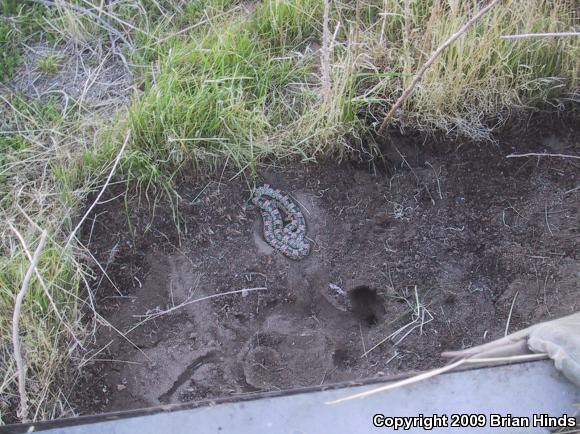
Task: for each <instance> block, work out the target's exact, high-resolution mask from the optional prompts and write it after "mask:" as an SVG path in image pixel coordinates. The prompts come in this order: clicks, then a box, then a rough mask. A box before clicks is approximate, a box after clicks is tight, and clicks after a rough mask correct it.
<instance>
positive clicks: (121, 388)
mask: <svg viewBox="0 0 580 434" xmlns="http://www.w3.org/2000/svg"><path fill="white" fill-rule="evenodd" d="M126 388H127V386H125V385H124V384H117V390H118V391H119V392H120V391H121V390H125V389H126Z"/></svg>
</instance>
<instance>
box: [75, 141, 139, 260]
mask: <svg viewBox="0 0 580 434" xmlns="http://www.w3.org/2000/svg"><path fill="white" fill-rule="evenodd" d="M129 137H131V130H129V131H127V135H126V136H125V141H124V142H123V146H121V149H120V150H119V153H118V154H117V158H116V159H115V163H114V164H113V168H112V169H111V171H110V172H109V176H108V177H107V180H106V181H105V183H104V184H103V187H102V188H101V191H100V192H99V194H98V195H97V197H96V199H95V200H94V201H93V203H92V205H91V206H90V207H89V209H88V210H87V212H86V213H85V215H84V216H83V218H82V219H80V221H79V222H78V224H77V225H76V227H75V228H74V230H73V231H72V232H71V234H70V235H69V237H68V240H67V242H66V245H65V249H66V248H67V247H68V246H69V245H70V243H71V241H72V240H73V238H74V237H75V235H76V233H77V231H78V230H79V228H80V227H81V226H82V224H83V223H84V221H85V220H86V219H87V217H88V216H89V214H90V213H91V211H92V210H93V208H94V207H95V206H96V205H97V203H99V200H100V199H101V196H102V195H103V193H104V192H105V190H106V188H107V186H108V185H109V182H111V178H112V177H113V175H114V173H115V170H116V169H117V166H118V165H119V162H120V161H121V156H122V155H123V152H124V151H125V147H126V146H127V143H129Z"/></svg>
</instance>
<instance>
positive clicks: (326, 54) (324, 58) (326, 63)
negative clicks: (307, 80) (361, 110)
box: [320, 0, 330, 102]
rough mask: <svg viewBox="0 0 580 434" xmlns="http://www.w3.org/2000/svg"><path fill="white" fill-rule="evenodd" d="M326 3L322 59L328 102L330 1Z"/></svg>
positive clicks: (324, 89) (321, 67) (322, 77)
mask: <svg viewBox="0 0 580 434" xmlns="http://www.w3.org/2000/svg"><path fill="white" fill-rule="evenodd" d="M323 1H324V15H323V19H322V49H321V53H320V54H321V57H320V69H321V81H322V98H323V101H325V102H326V101H328V99H329V98H330V29H329V28H328V16H329V14H330V0H323Z"/></svg>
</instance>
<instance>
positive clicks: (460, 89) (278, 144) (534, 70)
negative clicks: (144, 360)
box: [0, 0, 580, 421]
mask: <svg viewBox="0 0 580 434" xmlns="http://www.w3.org/2000/svg"><path fill="white" fill-rule="evenodd" d="M69 1H71V0H69ZM87 1H88V0H87ZM8 3H9V2H6V0H5V3H4V7H5V8H6V5H8V8H7V9H3V12H4V14H5V15H6V18H7V19H5V20H1V21H0V71H2V74H3V75H2V77H0V80H2V81H5V82H7V81H9V80H10V78H11V77H12V76H13V74H14V73H15V71H16V70H17V68H18V65H20V64H21V63H22V61H23V60H25V59H24V58H23V53H24V49H25V45H24V44H25V43H26V44H27V45H29V43H31V42H35V43H44V44H45V45H46V46H50V47H58V46H59V45H60V44H69V47H71V46H72V47H77V49H80V50H82V49H87V50H89V51H91V50H93V51H95V52H102V53H103V54H104V55H105V54H106V55H111V56H112V57H113V58H118V53H109V52H108V44H109V42H110V41H109V36H108V34H107V32H106V31H105V29H103V27H102V26H101V25H100V24H99V23H98V22H96V21H95V20H94V19H92V18H91V17H87V16H80V15H79V14H78V13H76V12H74V11H71V10H70V9H67V8H61V9H58V10H56V9H50V10H46V9H45V8H43V7H38V6H34V7H33V6H31V5H30V4H26V3H24V6H22V4H19V5H15V4H10V5H9V4H8ZM76 3H77V4H79V5H82V6H83V7H86V6H87V2H86V1H84V0H79V1H78V2H76ZM94 4H99V5H100V2H94ZM479 4H480V2H478V1H475V0H469V1H465V2H447V1H442V0H430V1H423V0H408V1H405V0H385V1H382V0H381V1H378V0H361V2H360V22H358V23H357V22H356V21H355V10H354V6H355V3H354V2H335V3H332V4H331V16H330V31H331V33H332V34H333V33H334V32H335V30H336V40H335V41H334V42H333V44H332V52H331V55H330V67H331V83H330V92H329V94H328V95H327V96H325V97H323V96H322V95H321V87H322V86H321V81H320V52H319V47H320V45H321V42H322V41H321V38H322V13H323V8H322V2H321V1H317V0H316V1H315V0H264V1H262V2H258V3H256V4H252V3H248V4H247V5H246V6H247V7H248V10H246V9H245V8H244V4H242V3H239V2H234V1H232V0H201V1H197V2H179V1H176V0H163V1H159V0H155V1H153V0H143V1H141V2H115V3H114V6H113V15H114V16H113V17H108V18H110V23H111V25H112V26H113V27H115V28H116V29H118V30H120V31H123V32H125V33H126V34H127V37H128V38H130V40H131V41H132V44H133V47H132V48H129V47H124V48H123V49H122V51H121V53H122V54H123V56H124V58H125V59H126V60H127V61H128V62H129V63H131V64H132V65H133V67H132V73H133V82H134V84H135V87H136V88H139V91H138V92H135V93H134V94H133V95H132V100H131V102H130V104H129V106H128V107H127V108H126V110H125V109H119V110H116V111H115V113H114V114H113V115H112V113H113V111H114V110H113V108H108V107H105V108H101V109H99V110H97V109H93V108H91V107H90V106H89V105H87V104H85V102H83V101H81V100H79V101H76V100H75V99H74V98H70V101H69V104H68V106H67V110H66V111H65V110H64V109H63V107H62V104H61V103H59V100H57V99H47V98H46V96H45V97H44V98H42V99H34V98H31V97H24V96H22V95H14V94H12V93H11V92H9V91H7V90H5V89H4V88H3V89H4V90H2V91H1V92H0V95H1V96H2V98H0V118H1V119H2V121H1V122H3V123H2V134H1V135H0V233H1V234H2V242H1V244H0V252H1V255H0V327H2V328H1V329H0V330H3V331H4V332H3V333H1V334H0V366H1V367H2V368H1V369H0V375H1V376H2V379H1V381H0V396H1V399H0V420H3V421H6V420H11V421H14V420H16V417H15V409H16V408H17V405H18V395H17V383H16V379H15V376H14V372H15V368H14V364H13V362H12V355H11V348H12V346H11V345H12V343H11V337H10V333H9V332H8V331H9V330H10V327H11V317H12V308H13V303H14V297H15V295H16V294H17V292H18V291H19V288H20V284H21V281H22V278H23V275H24V273H25V272H26V270H27V268H28V265H29V261H28V258H27V256H26V254H25V252H24V249H23V247H22V245H21V243H20V240H19V239H18V237H17V236H16V234H15V232H14V231H13V229H12V227H14V228H16V229H17V230H18V231H19V232H20V233H21V234H22V237H23V239H24V242H25V243H26V245H27V248H28V249H29V250H31V251H33V250H34V248H35V246H36V243H37V242H38V238H39V236H40V232H41V230H42V229H47V230H48V232H49V235H50V239H49V243H48V245H47V247H46V248H45V250H44V251H43V254H42V256H41V261H40V264H39V272H40V274H41V276H42V279H43V283H44V284H42V283H41V282H40V281H39V280H38V279H37V278H36V277H33V280H32V281H31V287H30V293H29V294H28V296H27V297H26V299H25V305H24V310H23V312H22V316H21V330H22V333H21V336H22V339H23V348H24V354H25V358H26V360H27V363H28V366H29V369H28V372H27V378H28V382H27V390H28V394H29V397H30V400H31V408H32V415H31V416H32V418H34V419H42V418H52V417H57V416H59V415H61V414H65V413H66V412H67V411H68V408H67V407H66V404H65V403H66V399H65V395H64V394H65V393H66V392H67V390H66V382H67V381H68V380H69V379H70V378H71V376H72V374H73V373H74V372H75V367H77V366H79V364H80V363H81V360H82V358H83V357H87V355H88V354H90V353H87V352H86V351H84V350H82V349H81V347H80V345H79V344H80V343H82V342H83V341H84V339H85V338H86V337H87V336H90V334H89V333H88V331H87V330H88V329H89V328H88V327H87V324H92V323H90V320H95V316H92V317H91V316H90V315H89V316H87V317H85V318H83V316H82V313H81V312H82V311H83V309H84V310H85V312H90V311H91V310H90V309H86V306H87V303H88V298H87V292H88V291H90V290H91V289H92V288H91V283H90V282H91V280H90V279H89V278H88V277H87V273H88V272H89V270H88V267H87V266H88V265H89V264H90V261H89V262H87V259H86V258H87V257H89V256H88V255H87V253H86V252H85V251H84V250H83V246H82V245H80V244H79V243H76V242H73V243H72V244H71V245H65V240H66V239H67V237H68V236H69V234H70V231H71V230H72V228H74V227H75V225H76V223H77V222H78V219H79V218H80V216H79V214H80V212H79V210H80V209H82V208H83V206H84V205H85V204H86V198H87V197H88V196H89V194H90V193H91V192H95V191H96V190H97V189H99V188H100V186H101V184H102V182H103V180H104V179H105V177H106V176H107V174H108V172H109V170H110V169H111V164H112V161H113V160H114V159H115V157H116V155H117V152H118V150H119V147H120V145H121V143H122V140H123V138H124V137H125V134H126V132H127V131H128V130H129V129H130V130H131V133H132V135H131V140H130V142H129V145H128V147H127V149H126V150H125V153H124V154H123V157H122V159H121V164H120V167H119V169H118V170H117V174H116V178H115V179H116V180H117V181H121V182H125V183H126V185H127V191H128V195H130V194H134V193H135V192H139V193H140V194H143V195H145V196H147V197H149V198H150V199H151V201H152V202H154V201H155V200H156V197H157V196H158V195H164V196H166V197H168V198H169V199H170V200H171V203H172V204H173V207H174V209H175V210H177V209H178V206H179V197H178V196H177V194H176V193H175V190H174V185H175V180H176V179H178V178H179V175H180V174H181V173H184V172H187V173H201V172H211V171H213V170H215V168H216V167H218V166H219V165H222V164H226V165H227V166H228V167H230V168H233V169H235V170H237V171H238V173H240V174H245V175H247V176H250V177H251V176H253V175H254V174H256V171H257V168H258V167H259V165H260V164H261V163H262V162H264V161H283V160H284V161H302V162H305V161H316V160H317V159H321V158H331V157H338V158H340V157H341V156H343V155H345V154H346V153H348V152H350V151H351V148H350V147H351V144H352V143H353V142H355V141H356V139H359V138H361V137H365V138H366V137H369V136H371V137H372V134H371V133H372V131H374V130H375V129H376V126H377V124H378V123H380V121H381V119H382V116H383V115H384V113H385V112H386V111H387V110H388V109H389V108H390V106H391V105H392V103H393V102H394V101H395V100H396V98H397V97H398V96H399V95H400V94H401V91H402V89H403V88H404V87H405V86H406V85H408V83H409V82H410V80H411V79H412V77H413V75H414V74H415V72H416V71H417V70H418V68H420V66H421V64H422V63H423V62H425V60H426V59H427V57H428V56H429V54H430V53H431V52H432V51H433V50H435V49H436V48H437V46H439V45H440V44H441V43H442V42H443V41H445V39H447V38H448V37H449V36H450V35H451V34H452V33H453V32H455V31H456V30H457V29H459V28H460V27H461V25H462V24H463V23H464V22H465V21H467V20H468V19H469V17H471V16H472V15H473V14H474V13H475V12H476V11H477V10H478V8H479ZM450 5H452V6H450ZM95 10H96V9H95ZM573 10H574V3H573V2H572V1H567V0H556V1H548V0H533V1H531V2H521V1H516V0H506V1H505V2H502V3H500V4H499V5H498V6H497V7H496V8H495V9H494V10H492V11H491V12H490V13H489V14H487V15H486V16H485V17H484V18H483V19H482V20H481V21H480V22H479V23H478V24H477V25H476V26H475V27H474V28H473V29H471V30H470V31H469V32H468V33H467V34H465V35H464V36H463V37H462V38H461V39H460V40H458V41H457V42H456V43H455V44H453V45H452V46H451V47H450V48H449V49H448V50H446V51H445V52H444V53H443V55H442V56H441V57H440V58H439V59H438V60H437V61H436V62H435V64H434V65H433V66H432V68H430V69H429V71H428V72H427V74H426V75H425V77H424V79H423V81H422V82H421V84H420V86H419V87H418V88H417V91H416V92H415V94H414V95H413V96H412V97H411V98H409V99H408V100H407V101H405V103H404V105H403V107H402V111H401V112H400V113H398V114H397V116H396V117H395V120H394V124H393V126H396V125H402V126H404V127H405V128H406V130H408V131H409V130H415V131H422V132H425V133H434V132H446V133H448V134H451V135H457V134H459V135H462V136H464V137H467V138H471V139H477V140H480V139H484V140H488V139H489V138H490V137H491V134H492V132H493V129H492V128H491V127H489V125H490V122H491V121H493V120H497V119H502V118H503V117H504V116H505V113H508V112H511V111H517V110H532V109H535V108H537V107H541V106H543V105H545V104H549V103H554V102H558V101H559V99H566V98H567V97H569V96H570V94H571V93H573V92H575V91H576V90H577V87H578V77H579V71H580V42H579V38H565V39H564V38H560V39H533V40H532V39H530V40H523V41H517V42H514V41H506V40H502V39H501V36H502V35H505V34H512V33H527V32H536V31H570V30H574V29H577V27H578V21H577V18H575V17H574V16H573ZM338 23H340V26H338ZM65 61H66V59H65V58H64V57H60V56H57V55H48V56H45V57H43V58H40V59H39V60H38V63H37V64H36V65H32V66H34V67H36V68H37V70H39V71H41V72H42V73H43V74H51V75H58V74H60V73H61V67H60V66H61V65H62V64H64V62H65ZM87 66H88V67H90V68H92V71H97V70H98V69H99V65H87ZM120 67H121V68H122V67H123V66H122V65H121V64H120ZM101 79H102V80H106V77H99V80H101ZM491 123H493V122H491ZM127 201H128V199H127ZM175 212H176V214H175V215H176V217H175V221H176V224H178V222H179V218H178V215H177V211H175ZM81 290H82V291H83V292H81ZM81 293H82V294H83V295H82V296H81V295H80V294H81ZM51 300H52V301H51ZM91 308H92V306H91ZM55 379H58V380H55Z"/></svg>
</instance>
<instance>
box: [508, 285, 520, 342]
mask: <svg viewBox="0 0 580 434" xmlns="http://www.w3.org/2000/svg"><path fill="white" fill-rule="evenodd" d="M519 293H520V291H516V295H514V299H513V300H512V305H511V306H510V313H509V315H508V319H507V321H506V323H505V333H504V336H507V335H508V331H509V329H510V322H511V320H512V312H513V310H514V305H515V304H516V299H517V298H518V294H519Z"/></svg>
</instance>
